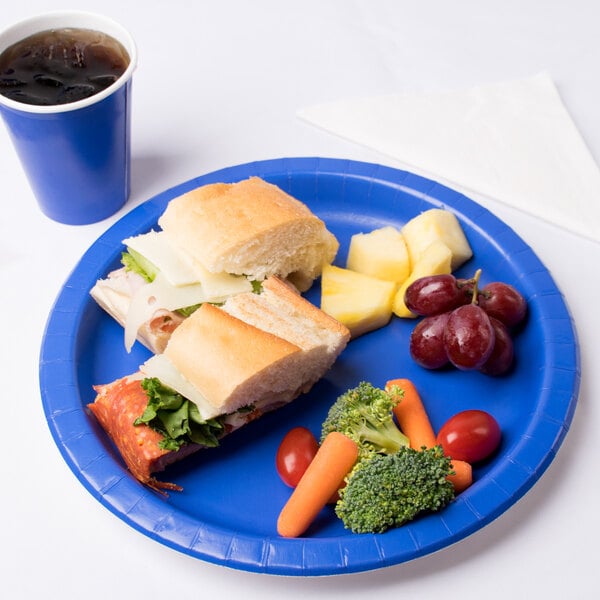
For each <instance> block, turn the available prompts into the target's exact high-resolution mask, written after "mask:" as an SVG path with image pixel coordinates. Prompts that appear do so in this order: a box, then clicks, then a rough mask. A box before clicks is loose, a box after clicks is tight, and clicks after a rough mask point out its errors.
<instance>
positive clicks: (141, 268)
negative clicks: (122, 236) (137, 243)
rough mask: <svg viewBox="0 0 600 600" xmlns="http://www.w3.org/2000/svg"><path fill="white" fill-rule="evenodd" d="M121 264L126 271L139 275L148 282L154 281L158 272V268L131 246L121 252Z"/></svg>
mask: <svg viewBox="0 0 600 600" xmlns="http://www.w3.org/2000/svg"><path fill="white" fill-rule="evenodd" d="M121 264H122V265H123V266H124V267H125V269H126V270H127V271H133V272H134V273H137V274H138V275H141V276H142V277H143V278H144V279H145V280H146V281H147V282H148V283H151V282H152V281H154V278H155V277H156V274H157V273H158V269H157V268H156V267H155V266H154V265H153V264H152V263H151V262H150V261H149V260H148V259H147V258H144V257H143V256H142V255H141V254H140V253H139V252H136V251H135V250H132V249H131V248H127V252H123V253H122V254H121Z"/></svg>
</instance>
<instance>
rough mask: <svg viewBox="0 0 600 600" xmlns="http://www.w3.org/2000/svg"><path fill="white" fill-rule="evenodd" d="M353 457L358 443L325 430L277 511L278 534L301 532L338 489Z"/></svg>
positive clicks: (356, 455)
mask: <svg viewBox="0 0 600 600" xmlns="http://www.w3.org/2000/svg"><path fill="white" fill-rule="evenodd" d="M357 459H358V446H357V444H356V442H354V440H351V439H350V438H349V437H347V436H346V435H344V434H343V433H339V432H337V431H332V432H331V433H329V434H328V435H327V437H326V438H325V439H324V440H323V442H322V443H321V445H320V447H319V450H318V451H317V453H316V454H315V457H314V458H313V460H312V462H311V463H310V464H309V465H308V468H307V469H306V471H305V472H304V475H303V476H302V478H301V479H300V481H299V482H298V485H297V486H296V487H295V488H294V491H293V492H292V495H291V496H290V497H289V499H288V501H287V502H286V504H285V506H284V507H283V509H282V511H281V513H280V514H279V518H278V520H277V531H278V533H279V535H281V536H283V537H298V536H300V535H302V534H303V533H304V532H305V531H306V530H307V529H308V527H309V526H310V524H311V523H312V522H313V521H314V520H315V518H316V516H317V515H318V514H319V512H320V511H321V509H322V508H323V507H324V506H325V505H326V504H327V503H328V501H329V500H330V499H331V497H332V496H333V494H334V493H335V492H336V491H337V490H338V489H339V487H340V485H341V484H342V482H343V480H344V477H345V476H346V475H347V474H348V473H349V472H350V470H351V469H352V467H353V466H354V464H355V463H356V460H357Z"/></svg>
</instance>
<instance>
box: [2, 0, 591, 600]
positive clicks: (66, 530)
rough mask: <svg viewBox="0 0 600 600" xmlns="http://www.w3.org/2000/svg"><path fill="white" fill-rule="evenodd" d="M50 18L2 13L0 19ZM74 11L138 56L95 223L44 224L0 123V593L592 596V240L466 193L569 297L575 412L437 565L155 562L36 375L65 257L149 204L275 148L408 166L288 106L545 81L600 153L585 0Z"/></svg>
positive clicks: (14, 7) (161, 556)
mask: <svg viewBox="0 0 600 600" xmlns="http://www.w3.org/2000/svg"><path fill="white" fill-rule="evenodd" d="M63 7H64V5H61V4H57V3H56V2H50V1H43V0H29V2H27V3H18V2H7V3H4V5H3V9H2V13H1V14H0V27H2V28H3V27H5V26H7V25H9V24H10V23H12V22H14V21H16V20H20V19H22V18H25V17H28V16H31V15H33V14H35V13H38V12H45V11H47V10H54V9H58V8H63ZM77 7H78V8H79V9H85V10H92V11H95V12H102V13H104V14H106V15H108V16H110V17H112V18H114V19H116V20H118V21H120V22H121V23H122V24H123V25H124V26H126V27H127V28H128V29H130V31H131V32H132V34H133V36H134V37H135V39H136V41H137V44H138V51H139V66H138V69H137V71H136V73H135V76H134V96H135V97H134V109H133V181H132V195H131V199H130V201H129V202H128V204H127V205H126V207H125V208H124V209H123V210H122V211H121V212H120V213H119V214H117V215H115V216H113V217H112V218H110V219H108V220H106V221H104V222H101V223H97V224H94V225H89V226H82V227H70V226H65V225H60V224H57V223H54V222H52V221H50V220H48V219H47V218H45V217H44V216H43V215H42V214H41V213H40V212H39V211H38V209H37V208H36V205H35V201H34V199H33V197H32V194H31V192H30V190H29V187H28V185H27V182H26V179H25V176H24V174H23V172H22V170H21V167H20V164H19V162H18V160H17V158H16V156H15V154H14V152H13V150H12V146H11V144H10V141H9V139H8V136H7V134H6V131H5V129H4V127H2V128H0V180H1V182H2V191H1V197H2V200H1V203H2V206H3V210H4V217H3V218H2V219H1V221H0V277H1V279H0V281H1V282H2V283H1V284H0V290H1V293H0V308H1V314H2V321H3V324H2V330H3V335H2V339H3V342H2V343H1V344H0V359H1V360H0V364H1V365H2V371H1V372H2V400H1V402H2V405H3V407H4V415H5V416H4V422H3V427H2V444H3V460H2V463H3V466H2V481H3V490H2V493H1V494H0V515H1V518H2V528H1V529H2V534H1V540H2V542H1V545H2V558H1V559H0V573H1V581H2V586H1V587H2V589H3V592H2V595H3V597H5V598H33V597H39V598H49V597H61V598H63V599H68V598H82V597H83V598H86V599H88V600H92V599H95V598H141V597H146V598H161V599H165V598H185V597H189V598H200V597H203V598H207V597H213V598H227V597H232V598H233V597H244V598H247V599H250V598H279V597H286V598H289V599H290V600H292V599H294V598H305V597H307V596H311V595H312V596H313V597H314V596H315V595H316V596H318V597H319V598H321V597H322V598H328V597H334V598H339V597H345V598H363V597H371V598H375V597H376V598H378V599H379V600H384V599H387V598H390V599H391V598H421V599H428V598H432V599H433V598H442V597H447V595H448V593H451V594H452V597H456V598H462V599H466V598H472V599H476V600H480V599H481V598H483V597H485V598H487V599H488V600H491V599H493V598H506V597H511V598H592V597H594V589H595V588H597V570H598V559H599V558H600V551H599V550H598V543H597V538H598V535H600V517H599V515H600V509H599V503H598V497H599V496H600V477H598V474H599V469H598V459H597V454H596V453H597V451H598V443H597V442H598V431H599V430H600V416H599V410H598V408H597V406H596V403H595V399H596V398H598V397H600V369H598V368H597V365H595V364H594V355H595V353H596V351H597V350H596V348H597V344H598V340H599V339H600V311H599V310H598V308H597V301H598V294H599V293H600V285H599V283H598V281H599V280H598V275H597V269H598V264H599V262H600V246H599V245H598V244H597V243H593V242H590V241H586V240H584V239H581V238H579V237H577V236H574V235H571V234H568V233H566V232H563V231H561V230H560V229H558V228H555V227H551V226H549V225H546V224H544V223H542V222H540V221H537V220H535V219H533V218H531V217H527V216H526V215H524V214H521V213H520V212H519V211H516V210H511V209H508V208H506V207H505V206H502V205H499V204H497V203H495V202H492V201H491V200H487V199H485V198H479V197H477V196H476V195H472V197H473V198H474V199H476V200H478V201H480V202H481V203H482V204H484V205H485V206H487V207H488V208H490V209H491V210H493V211H494V212H495V213H496V214H497V215H498V216H499V217H500V218H502V219H503V220H505V221H506V222H507V223H508V224H509V225H510V226H511V227H512V228H513V229H514V230H515V231H516V232H517V233H518V234H519V235H521V236H522V237H523V238H524V239H525V241H527V243H528V244H529V245H530V246H531V247H532V248H533V249H534V250H535V251H536V253H537V254H538V255H539V257H540V258H541V259H542V260H543V261H544V263H545V264H546V266H547V267H548V268H549V269H550V271H551V272H552V274H553V275H554V278H555V280H556V282H557V283H558V285H559V287H560V288H561V289H562V290H563V292H564V293H565V295H566V298H567V301H568V304H569V307H570V310H571V312H572V314H573V316H574V319H575V322H576V323H577V325H578V334H579V341H580V347H581V360H582V385H581V393H580V399H579V403H578V408H577V411H576V414H575V418H574V422H573V424H572V427H571V430H570V432H569V434H568V435H567V437H566V440H565V442H564V444H563V445H562V447H561V449H560V451H559V453H558V455H557V457H556V459H555V460H554V462H553V463H552V464H551V466H550V468H549V469H548V470H547V472H546V473H545V475H544V476H543V477H542V478H541V480H540V481H539V482H538V483H537V484H536V485H535V486H534V488H533V489H532V490H531V491H530V492H529V493H528V494H527V495H526V496H525V497H524V498H522V499H521V500H520V501H519V502H518V503H517V504H516V505H515V506H513V507H512V508H511V509H510V510H509V511H508V512H506V513H505V514H504V515H502V516H501V517H500V518H498V519H497V520H496V521H494V522H493V523H491V524H490V525H488V526H487V527H485V528H484V529H482V530H481V531H479V532H477V533H475V534H474V535H472V536H470V537H469V538H467V539H465V540H464V541H462V542H460V543H459V544H457V545H455V546H453V547H451V548H448V549H445V550H442V551H440V552H438V553H436V554H433V555H429V556H426V557H424V558H420V559H418V560H415V561H412V562H409V563H405V564H401V565H397V566H395V567H390V568H387V569H383V570H379V571H375V572H371V573H362V574H352V575H344V576H339V577H325V578H310V577H308V578H287V577H278V576H269V575H262V574H255V573H246V572H242V571H237V570H232V569H229V568H225V567H221V566H217V565H212V564H208V563H204V562H202V561H199V560H197V559H194V558H190V557H188V556H186V555H183V554H180V553H178V552H176V551H174V550H171V549H169V548H167V547H165V546H163V545H161V544H159V543H157V542H155V541H153V540H151V539H149V538H147V537H146V536H144V535H142V534H140V533H138V532H137V531H135V530H133V529H132V528H130V527H129V526H128V525H126V524H125V523H123V522H122V521H121V520H120V519H118V518H116V517H115V516H113V515H112V514H111V513H110V512H109V511H108V510H106V509H105V508H104V507H103V506H102V505H100V504H99V503H98V502H97V501H96V500H95V499H94V498H92V496H91V495H90V494H89V493H88V492H87V491H86V490H85V489H84V488H83V487H82V485H81V484H80V483H79V482H78V480H77V479H76V478H75V476H74V475H73V474H72V472H71V471H70V470H69V468H68V467H67V465H66V464H65V462H64V461H63V459H62V458H61V455H60V453H59V451H58V449H57V447H56V445H55V444H54V441H53V439H52V437H51V434H50V431H49V429H48V426H47V424H46V421H45V418H44V413H43V410H42V404H41V400H40V392H39V388H38V380H37V373H38V353H39V348H40V343H41V340H42V336H43V331H44V325H45V322H46V319H47V316H48V313H49V311H50V308H51V306H52V303H53V301H54V299H55V297H56V295H57V294H58V292H59V290H60V288H61V286H62V284H63V282H64V281H65V279H66V278H67V276H68V275H69V273H70V271H71V270H72V269H73V267H74V266H75V264H76V263H77V261H78V259H79V257H80V256H81V255H82V253H83V252H84V251H85V250H86V249H87V247H88V246H89V245H90V244H91V243H92V242H93V241H94V240H95V239H96V238H97V237H98V236H99V235H100V234H102V233H103V232H104V231H105V230H106V229H107V228H108V227H109V226H110V225H111V224H112V223H114V222H115V221H116V220H117V219H118V218H119V217H121V216H122V215H123V214H125V213H126V212H128V211H129V210H131V209H132V208H134V207H135V206H136V205H138V204H139V203H141V202H143V201H144V200H146V199H148V198H150V197H152V196H153V195H154V194H156V193H158V192H160V191H162V190H164V189H167V188H169V187H172V186H174V185H176V184H178V183H181V182H183V181H186V180H188V179H190V178H192V177H195V176H198V175H201V174H203V173H207V172H210V171H212V170H216V169H219V168H222V167H226V166H231V165H235V164H239V163H244V162H248V161H253V160H259V159H267V158H278V157H283V156H326V157H336V158H349V159H356V160H365V161H370V162H379V163H382V164H386V165H390V166H398V167H403V165H400V164H395V163H394V162H393V161H390V160H389V159H387V158H385V157H383V156H380V155H378V154H377V153H375V152H371V151H368V150H367V149H364V148H361V147H359V146H358V145H355V144H352V143H349V142H346V141H343V140H341V139H338V138H336V137H334V136H331V135H328V134H326V133H323V132H321V131H319V130H318V129H316V128H313V127H311V126H309V125H307V124H305V123H303V122H301V121H300V120H298V119H297V118H296V116H295V112H296V110H297V109H299V108H301V107H304V106H308V105H311V104H314V103H318V102H322V101H328V100H336V99H342V98H346V97H353V96H366V95H375V94H381V93H394V92H397V91H403V90H414V89H436V88H444V87H450V88H456V87H461V86H468V85H475V84H479V83H484V82H488V81H489V82H491V81H499V80H506V79H513V78H519V77H526V76H529V75H532V74H535V73H537V72H539V71H541V70H547V71H548V72H549V73H550V74H551V76H552V77H553V78H554V80H555V82H556V83H557V86H558V88H559V90H560V93H561V95H562V97H563V99H564V102H565V104H566V105H567V107H568V109H569V111H570V113H571V115H572V117H573V119H574V121H575V123H576V124H577V126H578V128H579V129H580V131H581V133H582V135H583V136H584V138H585V140H586V141H587V143H588V145H589V148H590V150H591V152H592V154H593V156H594V157H595V159H596V161H597V162H598V161H600V109H599V108H598V107H599V106H600V76H599V70H598V64H599V62H600V36H598V16H597V14H596V13H597V12H598V11H597V10H596V2H595V1H594V0H571V1H570V2H560V1H558V0H550V1H548V0H546V1H542V0H535V1H533V0H529V1H528V0H525V1H521V0H503V1H502V2H481V1H477V0H455V1H454V2H445V1H443V0H437V1H434V0H424V1H421V2H414V1H407V0H385V1H384V0H375V1H367V0H363V1H359V0H355V1H352V2H344V1H341V0H336V1H333V0H329V1H327V0H324V1H323V0H322V1H318V0H303V1H302V2H295V1H294V2H291V1H288V2H285V1H279V2H278V1H275V0H271V1H266V0H255V1H254V2H242V1H241V0H238V1H234V0H227V1H216V0H213V1H211V0H208V1H204V2H191V1H190V2H185V1H183V0H171V1H170V2H157V1H155V0H146V1H145V2H131V1H128V0H120V1H118V2H117V1H115V0H103V1H102V2H99V1H86V0H80V1H79V2H78V3H77ZM599 200H600V199H599ZM6 411H8V414H6ZM596 591H597V590H596Z"/></svg>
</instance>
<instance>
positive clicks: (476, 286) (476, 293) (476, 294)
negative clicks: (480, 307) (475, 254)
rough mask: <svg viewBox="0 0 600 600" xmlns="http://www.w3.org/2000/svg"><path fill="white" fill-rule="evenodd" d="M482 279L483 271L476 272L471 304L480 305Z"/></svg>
mask: <svg viewBox="0 0 600 600" xmlns="http://www.w3.org/2000/svg"><path fill="white" fill-rule="evenodd" d="M480 277H481V269H477V271H475V275H474V276H473V279H472V281H473V296H472V298H471V304H479V278H480Z"/></svg>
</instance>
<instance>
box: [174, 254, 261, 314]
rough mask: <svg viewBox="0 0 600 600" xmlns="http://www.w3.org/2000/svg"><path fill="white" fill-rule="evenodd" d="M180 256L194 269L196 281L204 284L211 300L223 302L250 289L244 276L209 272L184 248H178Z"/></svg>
mask: <svg viewBox="0 0 600 600" xmlns="http://www.w3.org/2000/svg"><path fill="white" fill-rule="evenodd" d="M180 256H181V258H182V260H183V261H186V262H187V263H188V264H189V266H190V268H191V269H193V270H194V272H195V273H196V275H197V276H198V281H200V282H201V283H202V285H203V286H204V290H205V291H206V296H207V297H208V298H211V299H212V300H211V302H224V301H225V300H226V299H227V298H229V296H233V295H234V294H241V293H242V292H251V291H252V283H250V281H249V280H248V279H247V278H246V277H243V276H241V275H231V274H229V273H211V272H210V271H207V270H206V268H205V267H204V265H202V264H201V263H199V262H198V261H197V260H195V259H194V258H193V257H192V256H190V255H189V254H188V253H187V252H185V251H184V250H180Z"/></svg>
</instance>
